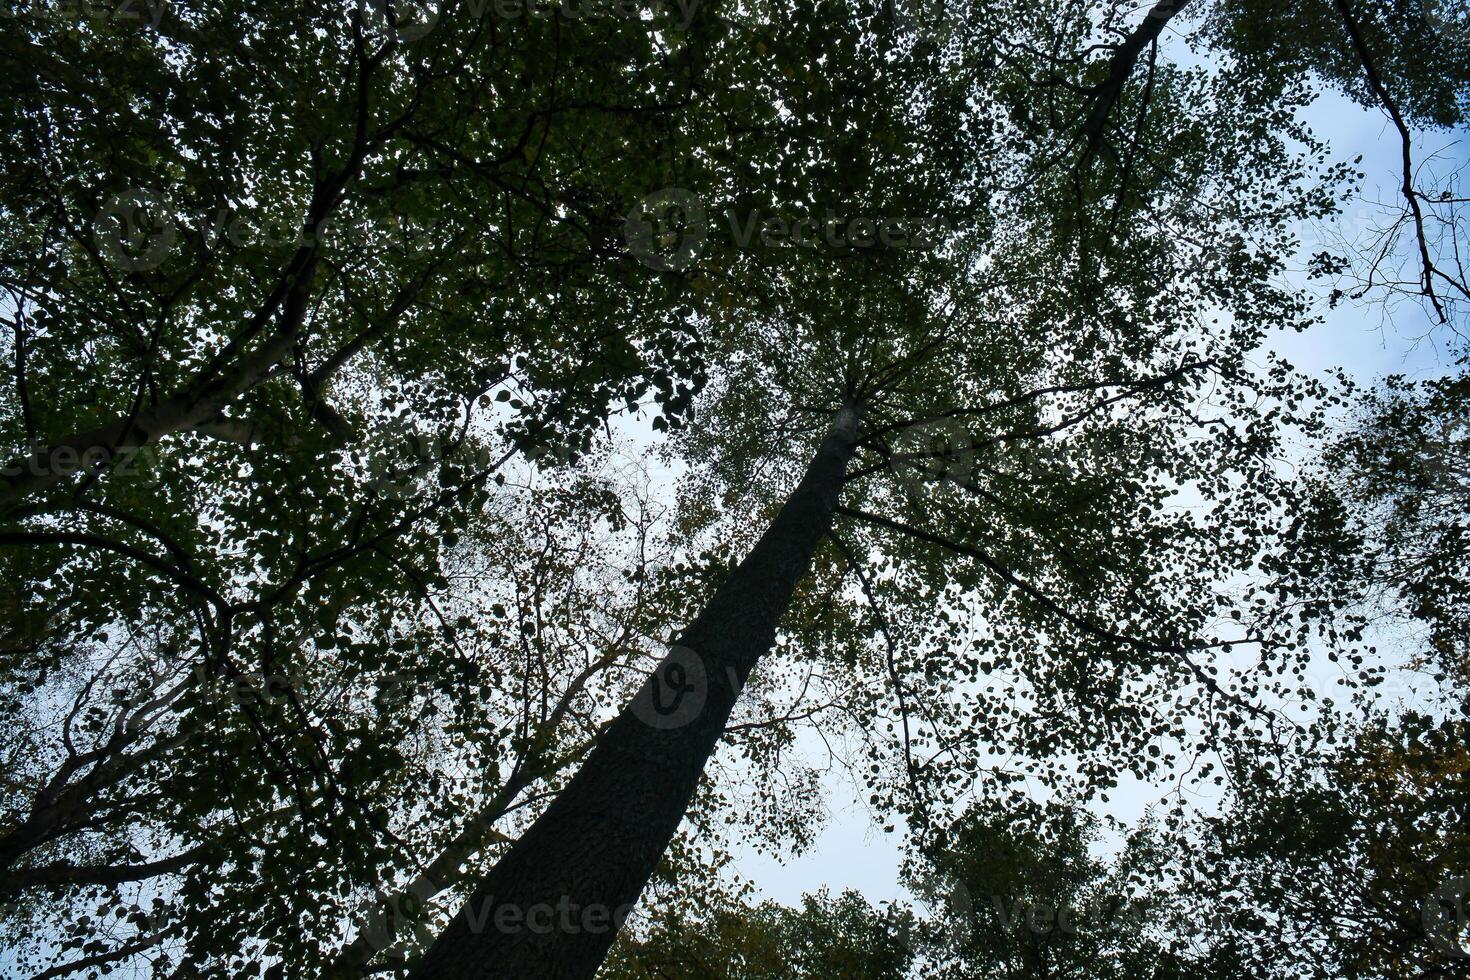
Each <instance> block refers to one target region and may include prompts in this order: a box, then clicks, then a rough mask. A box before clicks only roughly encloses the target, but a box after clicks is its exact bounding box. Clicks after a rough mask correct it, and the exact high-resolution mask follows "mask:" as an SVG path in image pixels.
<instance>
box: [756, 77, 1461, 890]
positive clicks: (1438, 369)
mask: <svg viewBox="0 0 1470 980" xmlns="http://www.w3.org/2000/svg"><path fill="white" fill-rule="evenodd" d="M1307 119H1308V122H1309V123H1310V124H1311V126H1312V129H1313V130H1314V132H1315V133H1316V134H1317V136H1318V137H1319V138H1322V139H1324V140H1326V141H1327V142H1328V143H1329V145H1330V146H1331V148H1332V151H1333V153H1332V156H1333V159H1334V160H1351V159H1352V158H1353V157H1354V156H1356V155H1357V154H1362V155H1363V160H1362V163H1361V164H1360V165H1359V169H1360V170H1361V171H1363V172H1364V173H1365V174H1366V178H1365V179H1364V181H1363V184H1362V192H1363V193H1362V199H1363V200H1365V201H1386V202H1394V201H1395V200H1396V199H1397V197H1398V195H1399V193H1400V192H1399V183H1400V180H1401V176H1400V171H1399V166H1400V163H1399V161H1400V144H1399V141H1398V134H1397V132H1396V131H1395V130H1394V129H1393V127H1392V124H1391V123H1390V122H1389V120H1388V119H1387V117H1386V116H1385V115H1384V114H1383V113H1382V112H1380V111H1377V110H1369V109H1365V108H1363V107H1361V106H1358V105H1356V104H1354V103H1352V102H1350V101H1349V100H1347V99H1346V98H1344V97H1342V96H1339V95H1336V94H1326V95H1323V96H1322V97H1320V98H1319V99H1318V101H1317V102H1316V103H1315V104H1314V105H1313V106H1312V107H1311V109H1310V110H1309V112H1308V115H1307ZM1426 150H1436V151H1442V152H1444V153H1445V154H1446V156H1447V157H1448V158H1450V159H1452V160H1453V161H1455V162H1458V163H1465V162H1466V161H1467V160H1470V152H1467V147H1466V145H1465V144H1464V143H1463V142H1456V140H1455V137H1454V135H1447V134H1433V135H1432V136H1430V137H1429V138H1427V139H1426V140H1425V141H1424V145H1423V146H1422V147H1420V148H1419V152H1418V153H1417V156H1418V157H1419V158H1420V159H1423V158H1425V157H1426V156H1427V154H1426V153H1425V151H1426ZM1374 210H1375V209H1373V208H1372V207H1371V206H1370V207H1366V208H1363V207H1362V206H1356V207H1355V206H1354V205H1351V204H1350V205H1349V206H1348V207H1347V209H1346V213H1345V214H1344V215H1343V218H1342V222H1343V223H1344V224H1345V225H1346V227H1347V229H1348V230H1349V231H1351V230H1352V229H1354V228H1358V227H1361V226H1362V222H1363V220H1364V219H1363V217H1362V215H1363V214H1364V213H1365V211H1366V213H1367V214H1368V215H1369V216H1370V217H1371V215H1372V213H1373V211H1374ZM1332 232H1333V229H1331V228H1326V229H1322V228H1314V227H1303V228H1301V229H1300V230H1299V237H1300V238H1301V239H1302V241H1303V255H1304V256H1305V255H1309V254H1310V253H1311V252H1312V251H1314V250H1315V249H1314V248H1312V244H1313V242H1314V241H1322V242H1324V244H1325V243H1326V242H1329V241H1330V240H1331V237H1330V236H1331V234H1332ZM1291 279H1292V280H1293V281H1296V282H1299V283H1301V284H1303V285H1306V286H1308V288H1310V289H1311V290H1312V291H1313V293H1314V295H1317V296H1319V297H1320V302H1319V309H1320V311H1321V312H1322V314H1323V318H1324V319H1323V322H1322V323H1321V324H1319V325H1317V326H1315V327H1314V328H1312V329H1310V330H1308V331H1306V332H1304V333H1300V334H1299V333H1296V332H1294V331H1282V332H1281V333H1279V334H1278V335H1277V336H1276V337H1274V338H1273V339H1272V340H1271V347H1272V348H1273V349H1274V350H1276V351H1278V352H1279V353H1281V354H1282V355H1283V356H1284V357H1286V358H1287V359H1288V360H1289V361H1291V362H1292V363H1293V364H1294V365H1295V366H1296V367H1297V368H1298V369H1299V370H1302V371H1304V372H1307V373H1311V374H1323V373H1326V372H1330V371H1333V370H1334V369H1338V368H1340V369H1342V370H1345V371H1346V372H1348V373H1349V374H1350V375H1352V376H1353V377H1354V378H1356V379H1358V380H1360V381H1371V380H1373V379H1377V378H1381V377H1383V376H1385V375H1389V374H1404V375H1407V376H1410V377H1418V378H1423V377H1432V376H1435V375H1438V374H1441V373H1443V372H1444V371H1445V370H1446V369H1447V368H1448V367H1449V365H1450V357H1449V356H1448V354H1447V352H1446V350H1445V349H1444V346H1443V342H1442V341H1443V334H1442V332H1440V331H1434V330H1433V329H1432V326H1433V325H1432V323H1431V321H1430V319H1429V317H1428V316H1427V315H1425V314H1424V312H1423V311H1422V310H1420V309H1419V308H1418V307H1417V306H1414V305H1411V304H1401V305H1399V306H1397V307H1395V308H1394V309H1393V311H1392V319H1393V322H1392V323H1391V324H1390V323H1386V322H1385V319H1386V317H1385V311H1384V310H1383V309H1382V308H1381V307H1380V306H1377V305H1367V304H1353V303H1343V304H1340V305H1339V306H1338V308H1336V309H1328V305H1327V302H1326V293H1327V291H1328V290H1327V288H1326V287H1325V286H1323V285H1322V284H1321V283H1316V284H1309V283H1308V282H1307V280H1306V277H1305V276H1304V275H1302V274H1300V273H1299V272H1294V273H1293V275H1292V276H1291ZM807 749H808V751H810V752H811V755H810V758H813V759H821V758H823V757H824V755H825V753H824V750H822V749H821V747H820V744H818V745H816V746H810V745H809V746H807ZM825 788H826V791H827V797H828V810H829V818H828V819H827V821H826V822H825V825H824V826H823V828H822V830H821V832H820V834H819V835H818V836H817V838H816V840H815V843H814V845H813V846H812V847H811V848H810V849H809V850H808V851H806V852H805V853H803V854H801V855H798V856H792V855H787V856H785V857H784V858H777V857H773V856H771V855H769V854H765V853H761V852H759V851H757V850H756V849H755V848H753V847H751V846H748V845H747V846H742V847H741V848H740V849H738V850H737V852H736V854H737V858H736V861H735V862H734V869H735V872H736V873H737V874H738V875H739V876H740V877H741V878H744V879H747V880H749V881H751V882H753V883H754V884H755V885H756V888H757V891H758V892H759V894H760V895H762V896H764V897H767V898H771V899H775V900H777V901H779V902H782V903H784V904H787V905H793V904H800V901H801V898H802V896H803V895H804V894H806V893H810V892H814V891H817V890H819V889H822V888H827V889H830V890H831V891H832V892H833V894H837V893H840V892H842V891H844V890H846V889H854V890H856V891H858V892H860V893H861V894H863V895H864V896H865V897H866V898H867V899H868V901H869V902H870V903H872V904H877V903H879V902H883V901H889V900H902V901H911V900H912V896H911V895H910V894H909V892H908V891H907V890H906V889H904V888H903V887H902V885H901V884H900V883H899V881H898V878H899V874H900V869H901V865H902V860H903V835H902V833H901V832H900V833H892V834H886V833H883V831H882V829H881V827H880V826H878V825H877V824H875V823H874V822H873V820H872V818H871V814H870V811H869V809H868V807H867V806H866V804H865V802H864V793H863V791H862V789H861V788H860V787H854V786H853V785H852V783H851V781H850V779H849V778H848V777H846V776H845V775H838V774H834V775H833V776H832V777H830V778H828V779H827V781H826V783H825ZM1167 790H1168V787H1167V786H1163V785H1149V784H1140V783H1137V782H1127V781H1125V782H1124V783H1123V785H1121V786H1120V787H1119V788H1118V790H1117V791H1116V792H1113V793H1111V794H1110V801H1109V803H1108V804H1107V806H1106V812H1107V813H1109V814H1111V815H1112V816H1114V817H1117V818H1118V819H1120V820H1123V821H1124V822H1126V823H1128V824H1132V823H1135V822H1136V821H1137V820H1138V819H1140V818H1141V817H1142V816H1143V815H1144V813H1145V811H1146V810H1147V808H1148V807H1149V806H1150V805H1152V804H1155V803H1157V802H1158V801H1159V800H1160V799H1161V798H1162V797H1163V796H1164V795H1165V793H1166V792H1167ZM1100 812H1102V811H1100ZM1106 846H1107V844H1106V842H1105V844H1104V847H1105V848H1106Z"/></svg>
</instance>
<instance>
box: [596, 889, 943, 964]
mask: <svg viewBox="0 0 1470 980" xmlns="http://www.w3.org/2000/svg"><path fill="white" fill-rule="evenodd" d="M907 924H908V919H907V918H906V917H905V915H904V913H903V912H902V911H898V910H884V911H880V910H877V909H874V908H873V907H872V906H870V905H869V904H868V903H867V901H866V900H865V899H864V898H863V897H862V896H861V895H859V894H858V893H857V892H853V891H847V892H843V893H842V894H841V895H838V896H836V897H833V896H832V895H831V894H829V893H827V892H826V891H820V892H817V893H816V894H813V895H806V896H804V897H803V899H802V904H801V907H800V908H788V907H786V906H784V905H781V904H779V903H777V902H771V901H766V902H762V903H760V904H759V905H756V906H750V905H746V904H743V903H740V902H738V901H730V902H727V903H722V904H719V905H717V906H715V907H714V908H713V909H712V910H709V911H707V912H705V913H704V914H703V915H701V916H698V917H692V916H681V915H677V914H671V915H666V916H663V917H660V919H659V920H658V921H656V922H655V923H654V924H653V925H652V927H651V928H650V929H649V931H648V934H647V935H646V936H644V937H641V938H634V937H633V936H631V935H628V934H624V936H623V937H622V938H620V939H619V941H618V943H617V944H616V945H615V946H614V947H613V950H612V954H611V955H610V956H609V958H608V962H607V965H606V966H605V967H604V968H603V970H602V972H601V973H600V974H599V976H605V977H608V978H609V980H634V978H641V977H674V976H677V977H690V978H696V977H698V978H709V980H726V978H730V980H736V978H739V980H766V978H771V980H774V978H778V977H779V978H791V977H800V978H808V977H809V978H813V980H815V978H819V977H854V978H858V980H901V978H903V977H906V976H908V975H909V973H908V967H909V963H910V961H911V960H912V959H913V956H914V950H913V949H912V947H911V946H910V945H907V944H906V943H905V942H904V936H905V935H906V933H905V931H904V927H905V926H906V925H907Z"/></svg>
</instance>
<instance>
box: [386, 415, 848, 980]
mask: <svg viewBox="0 0 1470 980" xmlns="http://www.w3.org/2000/svg"><path fill="white" fill-rule="evenodd" d="M857 424H858V412H857V410H856V409H854V408H844V409H842V410H841V411H840V412H839V413H838V414H837V416H836V417H835V418H834V420H833V422H832V426H831V428H830V429H829V430H828V432H827V436H826V438H825V439H824V440H823V441H822V445H821V448H819V449H818V450H817V454H816V456H815V457H814V458H813V459H812V461H811V464H810V466H808V467H807V471H806V474H805V475H804V476H803V477H802V480H801V483H800V484H798V485H797V487H796V489H795V490H794V491H793V492H792V494H791V496H790V497H789V498H788V499H787V501H786V503H785V505H784V506H783V507H782V508H781V511H780V513H779V514H777V515H776V518H775V520H774V521H772V522H771V525H770V527H769V528H767V529H766V532H765V533H764V534H763V535H762V536H761V539H760V541H758V542H757V543H756V545H755V547H754V548H753V549H752V550H751V552H750V554H749V555H748V556H746V558H745V560H744V561H742V562H741V563H740V565H739V566H738V567H737V568H736V569H735V571H734V572H733V573H732V574H731V575H730V578H729V579H728V580H726V582H725V583H724V584H723V585H722V586H721V587H720V588H719V590H718V591H717V592H716V593H715V594H714V596H713V597H712V598H711V599H710V601H709V604H708V605H707V606H706V607H705V608H704V610H703V612H701V613H700V614H699V616H698V618H696V619H695V621H694V622H693V623H692V624H690V626H689V627H688V629H686V630H685V631H684V633H683V635H682V636H680V637H679V639H678V640H677V641H676V645H675V646H674V648H673V649H672V650H671V651H670V653H669V655H668V656H667V657H665V659H664V660H663V661H662V662H661V663H660V664H659V666H658V668H657V669H656V670H655V671H654V673H653V675H652V676H651V677H650V678H649V679H648V681H647V682H646V683H645V684H644V685H643V687H642V689H640V690H639V692H638V694H637V695H636V696H635V697H634V699H633V701H632V702H631V703H630V704H629V705H628V706H627V707H625V708H624V709H623V711H622V713H621V714H620V715H619V716H618V718H617V719H616V720H615V721H614V722H613V724H612V725H611V726H610V727H609V728H608V730H607V731H606V733H604V734H603V736H602V738H601V739H599V741H598V744H597V745H596V746H595V747H594V748H593V750H592V752H591V753H590V754H589V755H588V757H587V761H586V762H585V763H583V765H582V768H581V769H580V770H578V772H577V775H576V776H574V777H573V778H572V780H571V782H570V783H568V784H567V786H566V788H565V789H564V790H563V791H562V792H561V793H560V794H559V795H558V796H557V798H556V800H555V801H553V802H552V804H551V806H549V807H548V808H547V810H546V812H545V813H544V814H542V816H541V818H540V819H539V820H537V821H536V822H535V823H533V824H532V825H531V827H530V829H529V830H527V831H526V833H525V834H524V835H523V836H522V837H521V838H520V839H519V840H518V841H516V843H515V844H514V845H513V846H512V847H511V848H510V850H508V851H507V852H506V854H505V856H504V857H502V858H501V859H500V861H499V862H498V863H497V864H496V865H495V867H494V868H492V869H491V871H490V873H489V875H488V876H487V877H486V879H485V881H484V882H483V883H482V884H481V885H480V887H479V888H478V889H477V890H476V891H475V893H474V895H473V897H472V898H471V899H470V901H469V902H468V904H466V905H465V907H464V908H463V909H462V910H461V911H460V912H459V913H458V914H457V915H455V916H454V918H453V919H451V920H450V922H449V925H448V926H447V927H446V928H445V930H444V932H443V933H441V934H440V936H439V938H438V939H437V940H436V941H435V942H434V944H433V945H432V946H431V947H430V949H429V950H428V952H427V953H426V954H425V956H424V958H423V960H422V961H421V962H420V963H419V965H418V967H417V968H416V969H415V970H414V971H413V973H412V977H413V980H480V978H491V977H495V978H514V980H523V978H538V977H548V978H556V980H577V978H590V977H592V976H593V975H594V974H595V973H596V972H597V968H598V967H599V966H601V965H602V961H603V959H604V958H605V957H606V956H607V951H608V949H609V947H611V945H612V942H613V939H614V938H615V937H616V935H617V930H618V927H619V926H620V925H621V924H622V921H623V919H624V918H625V917H626V916H627V914H628V912H629V911H631V909H632V907H633V904H634V903H635V902H636V901H637V900H638V895H639V893H641V892H642V891H643V887H644V885H646V884H647V883H648V879H649V876H650V875H652V873H653V870H654V866H655V865H656V864H657V863H658V859H659V857H660V856H661V855H662V854H663V852H664V850H665V848H667V847H668V844H669V841H670V840H672V839H673V836H674V832H675V830H677V829H678V826H679V821H680V820H682V819H683V817H684V811H685V810H686V809H687V808H688V806H689V800H690V798H691V797H692V796H693V795H694V789H695V786H696V785H697V784H698V782H699V777H700V775H701V774H702V773H703V771H704V766H705V763H706V762H707V761H708V759H709V757H710V755H711V754H712V753H713V752H714V748H715V744H716V743H717V742H718V741H719V739H720V736H721V735H722V734H723V732H724V729H725V723H726V721H727V720H728V718H729V716H730V710H731V708H733V707H734V705H735V699H736V697H737V696H738V695H739V693H740V689H741V687H742V686H743V685H744V684H745V681H746V678H748V677H749V676H750V672H751V670H752V669H753V668H754V667H755V664H756V661H758V660H759V659H760V658H761V656H762V655H763V654H764V653H765V652H766V651H767V650H769V649H770V648H771V645H772V644H773V643H774V642H775V638H776V626H777V623H778V622H779V621H780V619H781V616H782V615H783V614H784V613H785V611H786V607H787V606H788V605H789V604H790V602H791V596H792V593H793V592H794V591H795V589H796V583H797V581H798V580H799V579H800V578H801V576H802V575H804V574H805V573H806V571H807V569H808V567H809V566H810V565H811V559H812V555H813V554H814V553H815V552H816V549H817V545H818V544H819V543H820V542H821V540H822V537H823V536H824V535H825V534H826V533H827V531H828V529H829V528H830V527H831V524H832V513H833V508H834V507H835V506H836V504H837V496H838V493H839V492H840V491H841V489H842V484H843V478H844V476H845V475H846V472H847V464H848V461H849V460H850V459H851V458H852V453H853V447H854V444H855V443H856V441H857Z"/></svg>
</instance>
